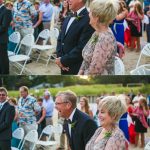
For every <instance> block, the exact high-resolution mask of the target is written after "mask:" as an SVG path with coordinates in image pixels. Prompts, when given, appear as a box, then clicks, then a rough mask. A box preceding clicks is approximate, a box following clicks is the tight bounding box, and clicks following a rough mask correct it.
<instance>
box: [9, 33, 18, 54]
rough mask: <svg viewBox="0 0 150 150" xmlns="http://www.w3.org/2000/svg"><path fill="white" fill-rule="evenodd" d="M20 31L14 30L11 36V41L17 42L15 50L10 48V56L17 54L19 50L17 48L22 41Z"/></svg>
mask: <svg viewBox="0 0 150 150" xmlns="http://www.w3.org/2000/svg"><path fill="white" fill-rule="evenodd" d="M20 38H21V36H20V33H19V32H13V33H12V34H11V35H10V36H9V42H11V43H14V44H16V46H15V49H14V52H12V51H10V50H8V56H12V55H15V54H16V52H17V48H18V45H19V42H20Z"/></svg>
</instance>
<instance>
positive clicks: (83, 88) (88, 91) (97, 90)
mask: <svg viewBox="0 0 150 150" xmlns="http://www.w3.org/2000/svg"><path fill="white" fill-rule="evenodd" d="M131 89H133V91H134V92H135V93H137V92H138V91H139V90H140V91H141V92H142V93H143V94H149V93H148V92H149V91H150V85H143V86H141V87H132V88H131V87H121V86H120V85H115V84H109V85H98V84H97V85H95V84H94V85H76V86H68V87H63V88H50V89H49V91H50V92H51V94H52V96H55V95H56V94H57V92H58V91H64V90H72V91H73V92H75V93H76V94H77V95H78V96H83V95H84V96H90V95H91V96H98V95H101V94H102V93H111V92H115V93H117V94H121V93H129V92H130V90H131ZM44 90H45V89H40V90H39V91H38V92H37V93H36V91H35V90H30V93H32V94H34V95H35V96H43V93H44ZM9 96H10V97H18V96H19V91H9Z"/></svg>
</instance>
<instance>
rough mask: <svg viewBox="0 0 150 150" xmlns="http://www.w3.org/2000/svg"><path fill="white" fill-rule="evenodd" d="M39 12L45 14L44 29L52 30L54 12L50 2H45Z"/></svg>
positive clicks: (45, 0)
mask: <svg viewBox="0 0 150 150" xmlns="http://www.w3.org/2000/svg"><path fill="white" fill-rule="evenodd" d="M39 10H40V11H41V12H43V18H42V22H43V26H44V29H50V25H51V20H52V15H53V11H54V8H53V5H52V4H51V2H50V0H43V2H42V3H41V5H40V8H39Z"/></svg>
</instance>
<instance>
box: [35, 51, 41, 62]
mask: <svg viewBox="0 0 150 150" xmlns="http://www.w3.org/2000/svg"><path fill="white" fill-rule="evenodd" d="M40 56H41V52H40V54H39V55H38V58H37V60H36V62H38V61H39V59H40Z"/></svg>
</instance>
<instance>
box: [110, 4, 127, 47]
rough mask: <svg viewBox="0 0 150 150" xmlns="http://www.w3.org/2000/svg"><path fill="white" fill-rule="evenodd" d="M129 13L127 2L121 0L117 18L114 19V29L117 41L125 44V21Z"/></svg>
mask: <svg viewBox="0 0 150 150" xmlns="http://www.w3.org/2000/svg"><path fill="white" fill-rule="evenodd" d="M127 14H128V10H127V7H126V3H125V2H124V1H119V10H118V13H117V16H116V18H115V20H114V21H113V26H112V31H113V33H114V36H115V38H116V41H117V42H120V43H121V44H122V45H124V31H125V29H124V21H125V18H126V16H127Z"/></svg>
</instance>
